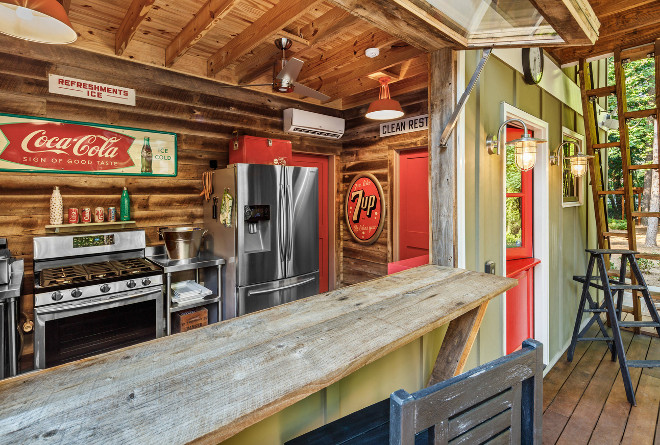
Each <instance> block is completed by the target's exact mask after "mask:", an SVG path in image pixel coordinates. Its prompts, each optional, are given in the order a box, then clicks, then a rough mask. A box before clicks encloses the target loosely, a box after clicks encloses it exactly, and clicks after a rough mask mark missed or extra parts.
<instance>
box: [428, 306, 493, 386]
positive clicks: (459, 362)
mask: <svg viewBox="0 0 660 445" xmlns="http://www.w3.org/2000/svg"><path fill="white" fill-rule="evenodd" d="M487 308H488V302H487V301H486V302H485V303H483V304H482V305H481V306H479V307H476V308H474V309H472V310H471V311H469V312H466V313H465V314H463V315H461V316H460V317H458V318H455V319H454V320H452V321H451V322H449V327H448V328H447V332H446V333H445V339H444V340H443V341H442V348H441V349H440V352H438V357H437V358H436V360H435V365H434V366H433V370H432V371H431V376H430V377H429V382H428V385H426V386H431V385H435V384H436V383H438V382H442V381H444V380H447V379H450V378H452V377H454V376H456V375H458V374H460V373H461V372H463V368H464V367H465V362H466V361H467V358H468V355H470V351H471V350H472V346H473V345H474V341H475V339H476V338H477V333H478V332H479V328H480V327H481V322H482V321H483V319H484V316H485V315H486V309H487Z"/></svg>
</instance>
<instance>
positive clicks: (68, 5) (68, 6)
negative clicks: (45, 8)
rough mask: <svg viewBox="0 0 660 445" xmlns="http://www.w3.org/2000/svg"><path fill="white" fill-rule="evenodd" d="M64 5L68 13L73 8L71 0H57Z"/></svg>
mask: <svg viewBox="0 0 660 445" xmlns="http://www.w3.org/2000/svg"><path fill="white" fill-rule="evenodd" d="M57 1H58V2H60V4H61V5H62V6H63V7H64V11H65V12H66V13H67V14H68V13H69V10H70V9H71V0H57Z"/></svg>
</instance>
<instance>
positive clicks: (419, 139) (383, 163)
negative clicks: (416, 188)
mask: <svg viewBox="0 0 660 445" xmlns="http://www.w3.org/2000/svg"><path fill="white" fill-rule="evenodd" d="M394 99H397V100H398V101H399V102H400V103H401V106H402V107H403V111H404V112H405V113H406V114H405V116H406V117H413V116H417V115H422V114H426V113H427V110H428V93H427V90H426V89H423V90H418V91H413V92H410V93H406V94H403V95H400V96H395V97H394ZM368 107H369V105H368V104H367V105H363V106H360V107H355V108H351V109H349V110H346V111H345V112H344V117H345V118H346V133H345V134H344V137H343V138H342V142H343V151H342V154H341V158H340V175H339V178H340V181H341V183H340V184H339V193H338V196H337V201H338V207H339V208H338V211H337V214H338V217H339V230H340V236H339V237H338V239H339V240H340V242H341V247H340V251H341V255H342V258H341V260H340V261H341V266H342V268H341V273H340V275H339V280H340V283H341V284H342V285H346V286H348V285H351V284H355V283H359V282H361V281H365V280H370V279H373V278H377V277H380V276H383V275H387V263H389V262H392V261H393V255H394V248H393V244H394V237H393V226H394V215H393V209H394V195H393V192H394V190H393V183H394V181H395V172H394V164H395V156H396V155H397V152H398V151H401V150H407V149H415V148H425V147H427V144H428V132H427V131H426V130H423V131H417V132H413V133H406V134H402V135H397V136H391V137H384V138H381V137H380V122H378V121H372V120H369V119H367V118H365V117H364V115H365V113H366V112H367V108H368ZM359 173H371V174H373V175H374V176H375V177H376V178H378V181H380V183H381V186H382V187H383V193H384V194H385V200H386V203H387V211H386V214H385V219H386V221H385V227H384V229H383V232H382V233H381V235H380V237H379V238H378V241H376V242H375V243H374V244H371V245H368V246H365V245H363V244H358V243H356V242H355V241H353V239H352V238H351V235H350V234H349V233H348V230H347V228H346V223H345V221H346V220H345V216H344V200H345V199H346V190H347V189H348V186H349V185H350V182H351V180H352V179H353V178H354V177H355V175H357V174H359Z"/></svg>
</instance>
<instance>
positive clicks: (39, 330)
mask: <svg viewBox="0 0 660 445" xmlns="http://www.w3.org/2000/svg"><path fill="white" fill-rule="evenodd" d="M145 247H146V240H145V234H144V231H143V230H134V231H126V232H109V233H94V234H81V235H64V236H45V237H37V238H34V317H35V337H34V338H35V340H34V367H35V368H36V369H44V368H49V367H51V366H56V365H59V364H62V363H66V362H70V361H73V360H78V359H81V358H84V357H88V356H91V355H95V354H99V353H101V352H106V351H110V350H114V349H118V348H121V347H125V346H129V345H132V344H135V343H139V342H141V341H145V340H150V339H153V338H157V337H161V336H162V335H163V297H162V295H163V291H162V285H163V278H162V271H161V269H160V268H159V267H158V266H156V265H155V264H153V263H151V262H150V261H149V260H147V259H146V258H145V257H144V249H145Z"/></svg>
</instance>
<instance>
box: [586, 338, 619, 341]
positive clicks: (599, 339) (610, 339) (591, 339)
mask: <svg viewBox="0 0 660 445" xmlns="http://www.w3.org/2000/svg"><path fill="white" fill-rule="evenodd" d="M613 340H614V339H613V338H612V337H580V338H578V339H577V341H613Z"/></svg>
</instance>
